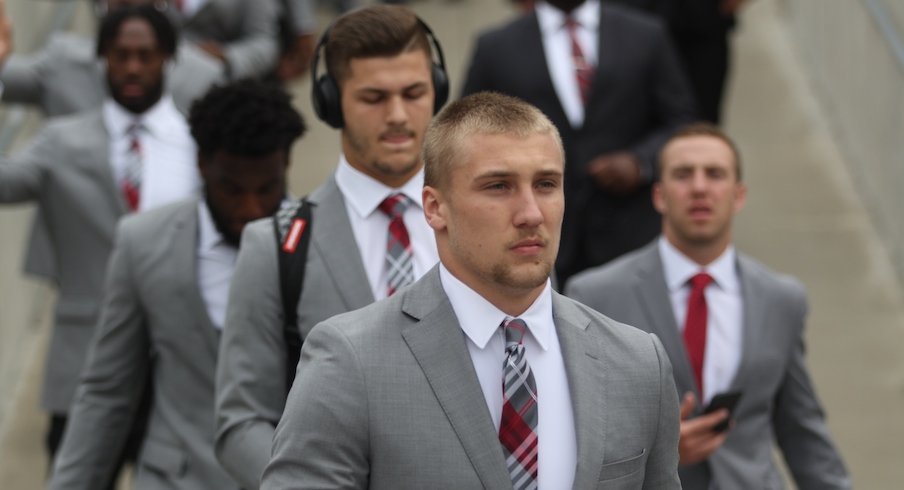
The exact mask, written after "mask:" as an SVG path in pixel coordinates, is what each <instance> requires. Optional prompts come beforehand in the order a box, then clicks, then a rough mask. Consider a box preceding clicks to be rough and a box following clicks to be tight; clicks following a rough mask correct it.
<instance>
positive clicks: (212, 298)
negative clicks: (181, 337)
mask: <svg viewBox="0 0 904 490" xmlns="http://www.w3.org/2000/svg"><path fill="white" fill-rule="evenodd" d="M238 253H239V251H238V249H237V248H236V247H233V246H232V245H230V244H228V243H226V240H224V239H223V235H222V234H221V233H220V232H219V230H217V227H216V225H214V222H213V217H212V216H211V215H210V209H208V208H207V204H206V203H205V202H204V201H203V200H201V201H199V202H198V288H199V289H200V291H201V297H203V298H204V306H206V307H207V315H208V316H209V317H210V321H211V323H213V326H214V327H215V328H216V329H218V330H222V329H223V324H224V322H225V321H226V303H227V300H228V299H229V281H230V280H231V279H232V273H233V271H234V270H235V260H236V258H237V257H238Z"/></svg>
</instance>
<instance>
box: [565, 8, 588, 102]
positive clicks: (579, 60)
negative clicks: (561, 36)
mask: <svg viewBox="0 0 904 490" xmlns="http://www.w3.org/2000/svg"><path fill="white" fill-rule="evenodd" d="M577 28H578V22H577V21H576V20H574V18H572V17H568V18H567V19H565V29H566V30H567V31H568V38H569V40H570V41H571V58H572V60H573V61H574V71H575V77H576V78H577V81H578V89H579V90H580V94H581V102H583V103H584V105H587V99H589V98H590V86H591V84H592V83H593V72H594V71H595V70H594V69H593V66H591V65H590V63H589V62H588V61H587V58H586V57H585V56H584V50H583V49H581V43H580V42H578V33H577Z"/></svg>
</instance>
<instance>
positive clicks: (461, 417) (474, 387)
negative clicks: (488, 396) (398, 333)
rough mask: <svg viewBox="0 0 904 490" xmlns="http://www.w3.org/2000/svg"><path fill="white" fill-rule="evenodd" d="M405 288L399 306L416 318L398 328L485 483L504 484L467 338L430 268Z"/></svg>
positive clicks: (508, 483) (506, 477)
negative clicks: (404, 326)
mask: <svg viewBox="0 0 904 490" xmlns="http://www.w3.org/2000/svg"><path fill="white" fill-rule="evenodd" d="M418 286H419V287H412V288H409V289H408V290H407V291H406V292H405V293H402V294H405V297H404V298H403V304H402V310H403V311H404V312H405V313H406V314H408V315H410V316H412V317H413V318H415V319H416V320H418V321H417V322H416V323H415V324H413V325H411V326H409V327H408V328H406V329H404V330H403V331H402V337H403V338H404V339H405V342H406V343H407V344H408V348H409V349H410V350H411V353H412V355H414V357H415V359H417V362H418V364H420V366H421V369H422V370H423V371H424V376H426V378H427V382H428V383H429V384H430V387H431V388H432V389H433V393H434V395H435V396H436V398H437V400H438V401H439V404H440V406H441V407H442V409H443V411H444V412H445V414H446V417H447V418H448V419H449V422H450V423H451V424H452V427H453V429H454V430H455V433H456V434H457V435H458V439H459V441H460V442H461V445H462V446H463V447H464V450H465V453H466V454H467V455H468V458H469V459H470V461H471V464H472V465H473V467H474V470H475V471H476V472H477V475H478V477H479V478H480V481H481V482H482V483H483V486H484V488H506V487H511V485H512V483H511V480H510V479H509V475H508V472H507V471H506V466H505V459H504V457H503V454H502V446H501V445H500V443H499V438H498V436H497V434H496V428H495V426H494V425H493V420H492V418H491V416H490V413H489V410H488V409H487V405H486V400H485V399H484V397H483V391H481V389H480V382H479V381H478V380H477V374H476V373H475V372H474V368H473V363H472V362H471V356H470V354H469V353H468V349H467V346H466V344H465V342H466V339H465V336H464V333H463V332H462V330H461V327H460V326H459V324H458V320H457V319H456V317H455V313H454V311H453V310H452V305H451V303H449V300H448V299H447V297H446V294H445V292H444V291H443V288H442V285H441V284H440V279H439V269H438V268H436V267H435V268H433V269H432V270H431V271H430V272H428V273H427V275H425V276H424V278H422V279H421V280H420V281H418Z"/></svg>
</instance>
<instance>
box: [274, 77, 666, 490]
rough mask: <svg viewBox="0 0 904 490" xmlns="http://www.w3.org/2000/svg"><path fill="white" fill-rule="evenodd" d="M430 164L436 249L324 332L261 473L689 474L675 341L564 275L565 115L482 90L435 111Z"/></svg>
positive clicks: (433, 478) (391, 477)
mask: <svg viewBox="0 0 904 490" xmlns="http://www.w3.org/2000/svg"><path fill="white" fill-rule="evenodd" d="M424 161H425V165H426V176H425V181H424V189H423V200H424V213H425V215H426V218H427V222H428V223H429V224H430V226H431V228H433V231H434V233H435V235H436V243H437V247H438V249H439V256H440V264H439V265H438V266H437V267H435V268H434V269H432V270H431V271H430V272H429V273H428V274H427V275H426V276H424V277H423V278H422V279H420V280H419V281H418V282H416V283H415V284H414V285H413V286H412V287H410V288H407V289H405V290H403V291H401V292H400V293H399V294H397V295H395V296H393V297H391V298H389V299H387V300H384V301H379V302H377V303H375V304H373V305H370V306H368V307H365V308H362V309H360V310H357V311H354V312H351V313H347V314H343V315H338V316H336V317H333V318H331V319H329V320H327V321H325V322H322V323H320V324H319V325H317V326H316V327H315V328H314V329H313V330H312V331H311V332H310V334H309V335H308V337H307V339H306V341H305V345H304V347H303V348H302V355H301V362H300V363H299V365H298V373H297V377H296V379H295V384H294V385H293V387H292V391H291V392H290V393H289V400H288V401H287V403H286V411H285V413H284V414H283V418H282V419H281V420H280V423H279V426H278V427H277V429H276V436H275V438H274V443H273V456H272V459H271V461H270V464H269V465H268V466H267V470H266V471H265V473H264V479H263V488H264V489H268V490H276V489H287V488H359V489H364V488H371V489H380V488H393V489H395V488H411V489H415V488H432V489H460V488H499V489H502V488H513V487H514V488H516V489H536V488H576V489H590V488H648V489H668V488H680V486H679V482H678V474H677V469H678V452H677V440H678V398H677V396H676V394H675V391H674V383H673V382H672V374H671V367H670V365H669V362H668V357H667V355H666V353H665V351H664V350H663V348H662V345H661V344H660V343H659V341H658V340H657V339H656V337H655V336H653V335H649V334H646V333H644V332H641V331H640V330H637V329H634V328H631V327H629V326H627V325H622V324H619V323H617V322H614V321H612V320H611V319H609V318H606V317H604V316H603V315H600V314H598V313H596V312H594V311H593V310H591V309H590V308H587V307H586V306H584V305H581V304H579V303H577V302H575V301H572V300H570V299H567V298H565V297H564V296H561V295H559V294H557V293H555V292H554V291H553V290H552V287H551V285H550V280H549V275H550V273H551V272H552V267H553V262H554V260H555V256H556V252H557V251H558V246H559V233H560V232H561V225H562V215H563V212H564V209H565V197H564V192H563V184H564V172H565V162H564V151H563V149H562V142H561V140H560V139H559V136H558V132H557V131H556V128H555V126H553V124H552V123H551V122H550V121H549V119H547V118H546V117H545V116H544V115H543V114H542V113H541V112H540V111H539V110H538V109H537V108H535V107H533V106H531V105H529V104H527V103H525V102H522V101H520V100H518V99H515V98H512V97H508V96H504V95H499V94H493V93H482V94H476V95H472V96H470V97H466V98H464V99H462V100H460V101H457V102H454V103H452V104H450V105H449V107H447V108H446V109H445V110H444V111H443V112H441V113H440V114H439V115H438V116H437V117H436V119H435V120H434V122H433V123H432V124H431V126H430V128H429V129H428V131H427V136H426V139H425V143H424Z"/></svg>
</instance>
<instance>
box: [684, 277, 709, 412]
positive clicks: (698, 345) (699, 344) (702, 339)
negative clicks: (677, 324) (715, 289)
mask: <svg viewBox="0 0 904 490" xmlns="http://www.w3.org/2000/svg"><path fill="white" fill-rule="evenodd" d="M712 281H713V278H712V277H711V276H710V275H709V274H707V273H705V272H701V273H699V274H697V275H695V276H694V277H692V278H691V280H690V283H691V294H690V296H689V297H688V299H687V318H686V320H685V322H684V345H685V348H686V349H687V357H688V360H690V362H691V368H693V370H694V381H696V382H697V388H698V389H699V390H700V396H701V397H702V396H704V395H703V361H704V356H705V354H706V320H707V312H706V296H705V295H704V294H703V292H704V290H706V286H709V284H710V283H711V282H712Z"/></svg>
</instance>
